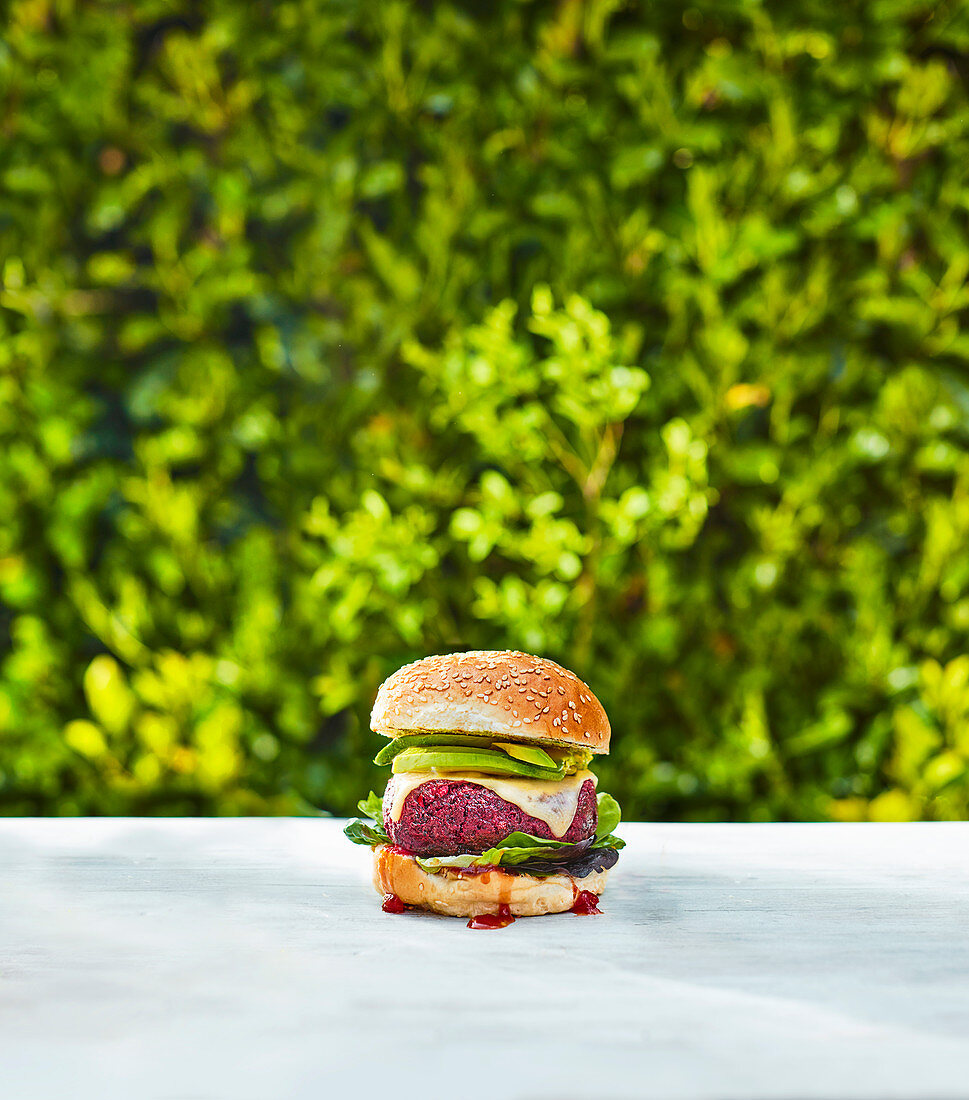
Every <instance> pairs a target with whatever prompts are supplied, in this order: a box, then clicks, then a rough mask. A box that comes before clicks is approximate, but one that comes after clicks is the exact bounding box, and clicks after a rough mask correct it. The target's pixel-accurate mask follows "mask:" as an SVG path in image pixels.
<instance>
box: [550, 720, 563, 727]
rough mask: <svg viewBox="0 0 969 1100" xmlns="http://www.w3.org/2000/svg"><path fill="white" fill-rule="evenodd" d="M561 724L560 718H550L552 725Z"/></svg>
mask: <svg viewBox="0 0 969 1100" xmlns="http://www.w3.org/2000/svg"><path fill="white" fill-rule="evenodd" d="M561 724H562V719H561V718H553V719H552V725H553V726H560V725H561Z"/></svg>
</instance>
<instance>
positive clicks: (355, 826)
mask: <svg viewBox="0 0 969 1100" xmlns="http://www.w3.org/2000/svg"><path fill="white" fill-rule="evenodd" d="M343 835H344V836H345V837H346V838H347V840H350V841H352V842H353V843H354V844H366V845H367V846H368V847H369V848H373V847H374V846H375V845H377V844H389V843H390V837H389V836H387V834H386V832H385V831H384V827H383V825H376V824H374V823H373V822H371V821H364V820H363V818H360V817H354V818H352V819H351V820H350V821H348V822H347V825H346V828H345V829H344V830H343Z"/></svg>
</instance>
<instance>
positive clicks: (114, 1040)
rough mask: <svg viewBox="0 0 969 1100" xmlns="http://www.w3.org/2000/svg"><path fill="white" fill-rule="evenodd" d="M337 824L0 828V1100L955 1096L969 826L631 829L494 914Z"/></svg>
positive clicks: (34, 824)
mask: <svg viewBox="0 0 969 1100" xmlns="http://www.w3.org/2000/svg"><path fill="white" fill-rule="evenodd" d="M339 830H340V823H338V822H335V821H328V820H305V819H304V820H279V819H276V820H208V821H199V820H167V821H160V820H143V821H135V820H106V819H102V820H49V821H23V820H6V821H0V1096H2V1098H3V1100H38V1098H43V1100H61V1098H64V1100H88V1098H91V1100H95V1098H97V1100H223V1098H224V1100H291V1098H293V1100H295V1098H304V1097H305V1098H307V1100H325V1098H327V1097H331V1096H332V1097H344V1096H345V1097H359V1098H362V1100H382V1098H384V1097H387V1098H392V1100H411V1098H413V1097H418V1096H420V1097H429V1098H436V1097H444V1098H448V1097H455V1098H471V1100H477V1098H478V1097H481V1098H483V1100H514V1098H516V1097H522V1098H525V1097H528V1098H535V1100H553V1098H559V1100H561V1098H571V1100H577V1098H581V1097H588V1098H596V1100H598V1098H608V1100H624V1098H639V1097H643V1098H645V1097H657V1098H659V1097H662V1098H663V1100H675V1098H678V1097H704V1098H706V1097H717V1098H723V1100H733V1098H737V1100H739V1098H742V1097H750V1098H765V1100H766V1098H770V1100H781V1098H791V1100H812V1098H818V1097H832V1098H834V1097H837V1098H865V1100H874V1098H877V1097H899V1098H906V1100H916V1098H926V1100H945V1098H948V1097H966V1096H969V824H953V825H845V826H841V825H746V826H745V825H733V826H724V825H632V826H630V825H627V826H625V827H624V829H623V831H624V833H625V834H626V836H627V837H628V839H629V845H628V847H627V848H626V850H625V852H624V853H623V857H622V859H621V860H620V863H619V866H618V868H617V870H616V872H615V873H614V876H613V882H612V885H611V887H610V890H609V892H607V893H606V895H605V896H604V898H603V907H604V910H605V912H604V914H603V915H602V916H600V917H575V916H572V915H571V914H569V915H565V916H561V917H544V918H536V919H533V920H521V921H518V922H517V923H516V924H514V925H513V926H512V927H510V928H507V929H503V930H501V931H492V932H472V931H469V930H468V929H467V928H465V926H464V923H463V922H462V921H457V920H448V919H447V918H440V917H433V916H428V915H418V914H413V915H412V914H408V915H405V916H388V915H385V914H384V913H382V912H381V911H380V908H379V905H378V899H377V897H376V895H375V894H374V893H373V892H372V890H371V887H370V885H369V882H368V872H367V866H368V863H369V853H368V852H367V851H366V849H362V848H356V847H353V846H351V845H349V844H347V843H345V842H344V841H343V838H342V836H341V835H340V831H339Z"/></svg>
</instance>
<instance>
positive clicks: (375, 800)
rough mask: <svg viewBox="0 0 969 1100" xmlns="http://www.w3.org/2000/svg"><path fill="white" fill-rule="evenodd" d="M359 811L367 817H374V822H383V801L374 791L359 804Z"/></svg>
mask: <svg viewBox="0 0 969 1100" xmlns="http://www.w3.org/2000/svg"><path fill="white" fill-rule="evenodd" d="M357 809H358V810H359V811H360V812H361V813H362V814H365V815H366V816H367V817H372V818H373V820H374V821H382V820H383V816H384V811H383V799H382V798H381V797H380V795H379V794H374V792H373V791H371V792H370V794H368V795H367V797H366V798H362V799H361V800H360V801H359V802H358V803H357Z"/></svg>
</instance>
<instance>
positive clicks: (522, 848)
mask: <svg viewBox="0 0 969 1100" xmlns="http://www.w3.org/2000/svg"><path fill="white" fill-rule="evenodd" d="M596 801H597V803H598V805H597V812H598V815H599V823H598V827H597V828H596V835H595V839H594V840H593V841H592V844H590V845H589V847H588V848H586V849H585V851H588V852H594V851H595V850H596V849H597V848H615V849H616V851H619V850H620V849H622V848H625V846H626V842H625V841H624V840H623V839H622V838H621V837H618V836H616V835H615V834H614V833H613V831H612V830H613V829H615V827H616V826H617V825H618V824H619V822H620V821H621V820H622V811H621V810H620V809H619V803H618V802H617V801H616V800H615V799H614V798H613V797H612V795H611V794H605V793H603V794H600V795H599V797H598V799H597V800H596ZM574 847H575V845H573V844H565V843H563V842H562V841H561V840H547V839H546V838H544V837H540V836H533V835H532V834H531V833H510V834H509V835H508V836H506V837H505V838H504V840H502V841H500V842H499V843H498V844H496V845H495V846H494V847H493V848H489V849H488V850H487V851H485V852H482V853H481V855H472V854H465V855H457V856H428V857H427V858H420V857H418V859H417V863H418V865H419V866H420V867H421V868H422V869H423V870H425V871H427V872H428V874H431V875H435V874H440V873H441V872H442V871H447V870H459V871H466V870H471V869H473V868H475V867H502V866H504V867H515V866H517V865H519V864H521V863H528V862H529V861H530V860H533V859H555V858H556V856H557V855H561V856H563V857H564V856H565V855H566V853H567V852H569V851H571V849H573V848H574Z"/></svg>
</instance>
